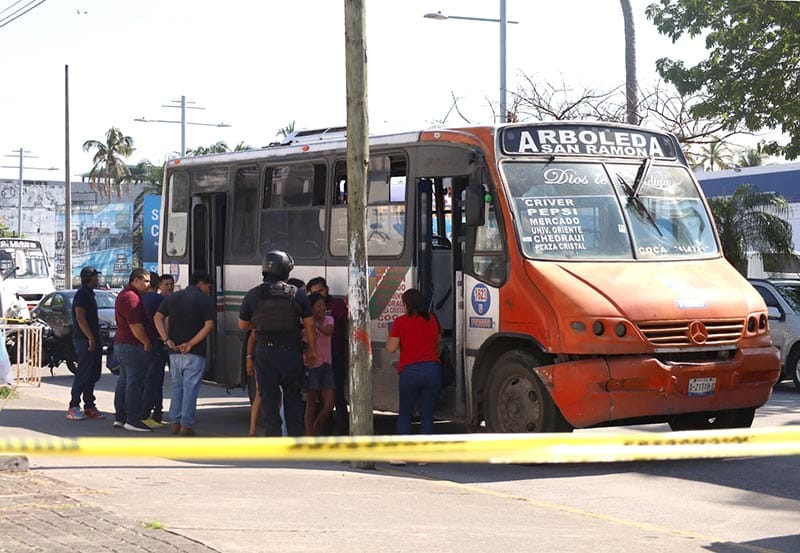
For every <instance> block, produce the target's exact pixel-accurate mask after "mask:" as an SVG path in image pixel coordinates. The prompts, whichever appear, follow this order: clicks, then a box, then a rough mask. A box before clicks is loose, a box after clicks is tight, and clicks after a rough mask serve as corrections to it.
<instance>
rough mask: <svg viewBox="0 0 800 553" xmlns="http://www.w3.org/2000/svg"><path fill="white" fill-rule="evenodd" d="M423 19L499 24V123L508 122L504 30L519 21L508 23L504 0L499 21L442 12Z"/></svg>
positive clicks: (430, 14) (426, 15)
mask: <svg viewBox="0 0 800 553" xmlns="http://www.w3.org/2000/svg"><path fill="white" fill-rule="evenodd" d="M424 17H426V18H428V19H435V20H437V21H444V20H447V19H461V20H464V21H488V22H490V23H499V24H500V109H499V111H500V122H501V123H504V122H506V121H507V120H508V108H507V107H506V106H507V104H506V28H507V26H508V25H517V24H518V23H519V21H509V20H508V18H507V16H506V0H500V19H490V18H486V17H466V16H463V15H445V14H443V13H442V12H436V13H426V14H425V15H424Z"/></svg>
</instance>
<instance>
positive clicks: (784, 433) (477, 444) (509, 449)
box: [0, 426, 800, 463]
mask: <svg viewBox="0 0 800 553" xmlns="http://www.w3.org/2000/svg"><path fill="white" fill-rule="evenodd" d="M0 453H28V454H36V455H78V456H93V457H167V458H174V459H187V460H189V459H195V460H197V459H205V460H212V459H213V460H252V459H260V460H290V461H389V460H404V461H416V462H423V461H424V462H447V463H600V462H616V461H650V460H667V459H702V458H720V457H758V456H774V455H796V454H800V426H789V427H781V428H759V429H731V430H708V431H697V432H672V433H668V434H661V433H659V434H652V433H644V432H642V433H635V434H631V433H628V434H622V433H615V434H607V433H596V434H595V433H592V434H590V433H578V434H515V435H508V434H451V435H433V436H353V437H331V438H186V437H183V438H171V437H163V438H160V437H139V436H136V437H133V436H132V437H126V438H95V437H86V438H47V439H36V438H33V439H32V438H0Z"/></svg>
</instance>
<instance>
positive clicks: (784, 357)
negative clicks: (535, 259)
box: [749, 278, 800, 390]
mask: <svg viewBox="0 0 800 553" xmlns="http://www.w3.org/2000/svg"><path fill="white" fill-rule="evenodd" d="M749 280H750V284H752V285H753V287H754V288H755V289H756V290H758V293H759V294H761V297H762V298H764V302H765V303H766V304H767V310H768V311H769V334H770V337H771V338H772V343H773V344H775V346H776V347H777V348H778V349H780V350H781V362H782V369H781V376H780V378H779V379H778V382H780V381H781V380H789V379H791V380H793V381H794V385H795V387H796V388H797V389H798V390H800V280H766V279H759V278H751V279H749Z"/></svg>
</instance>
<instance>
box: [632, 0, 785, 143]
mask: <svg viewBox="0 0 800 553" xmlns="http://www.w3.org/2000/svg"><path fill="white" fill-rule="evenodd" d="M646 13H647V17H648V18H649V19H651V20H652V21H653V23H655V25H656V27H657V28H658V31H659V32H660V33H661V34H663V35H666V36H668V37H670V38H671V39H672V40H673V42H674V41H677V40H678V39H679V38H680V37H681V36H683V35H684V34H686V35H688V36H690V37H697V36H699V35H704V36H705V44H706V51H707V53H708V57H707V58H706V59H705V60H703V61H701V62H699V63H698V64H696V65H693V66H687V65H686V64H685V63H684V62H683V61H676V60H671V59H667V58H662V59H660V60H658V62H657V64H656V67H657V69H658V72H659V73H660V74H661V76H662V77H663V78H664V79H665V80H667V81H668V82H670V83H672V84H674V85H675V87H676V88H677V89H678V91H679V92H680V93H681V94H690V93H696V92H701V93H702V94H703V95H705V98H704V99H703V100H702V101H700V102H699V103H697V104H695V105H694V106H693V107H692V114H693V115H695V116H696V117H700V118H707V119H708V118H712V119H713V118H715V117H721V118H723V119H724V121H725V124H726V128H733V127H734V126H735V125H738V124H744V125H745V127H747V128H748V129H749V130H751V131H759V130H762V129H776V128H780V129H781V130H782V131H783V132H784V133H785V134H786V135H788V137H789V142H788V144H780V145H779V144H777V143H771V144H770V145H769V153H781V154H783V155H784V156H785V157H786V158H788V159H795V158H797V157H798V156H800V88H798V81H799V80H800V71H799V70H798V67H800V2H785V1H765V0H658V2H656V3H653V4H651V5H649V6H648V7H647V10H646Z"/></svg>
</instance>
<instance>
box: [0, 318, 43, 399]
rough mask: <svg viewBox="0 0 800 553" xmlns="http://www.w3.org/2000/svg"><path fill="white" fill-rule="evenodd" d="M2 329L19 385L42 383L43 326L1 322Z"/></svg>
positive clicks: (0, 327) (13, 372)
mask: <svg viewBox="0 0 800 553" xmlns="http://www.w3.org/2000/svg"><path fill="white" fill-rule="evenodd" d="M0 330H2V335H3V338H4V339H5V344H6V349H7V350H8V358H9V361H11V371H12V374H13V375H14V379H15V381H16V383H17V385H20V384H27V385H32V386H39V385H41V383H42V377H41V368H42V326H41V325H38V324H14V323H0Z"/></svg>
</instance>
